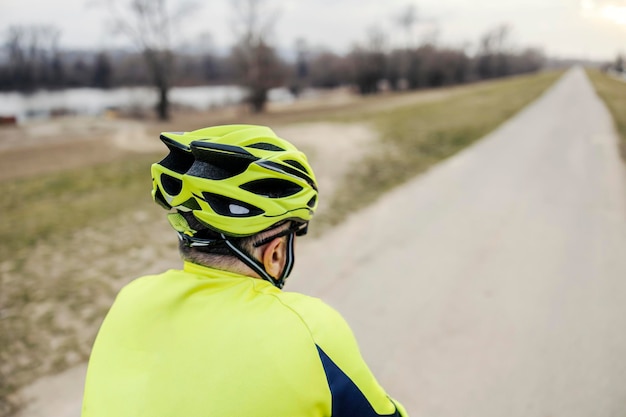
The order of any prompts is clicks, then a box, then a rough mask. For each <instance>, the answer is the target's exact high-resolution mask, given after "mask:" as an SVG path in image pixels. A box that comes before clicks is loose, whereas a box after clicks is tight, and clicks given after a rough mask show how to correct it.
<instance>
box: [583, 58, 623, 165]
mask: <svg viewBox="0 0 626 417" xmlns="http://www.w3.org/2000/svg"><path fill="white" fill-rule="evenodd" d="M587 76H588V77H589V79H590V80H591V83H592V84H593V86H594V88H595V90H596V93H597V94H598V96H600V98H601V99H602V100H603V101H604V103H605V104H606V106H607V107H608V108H609V111H610V112H611V115H612V116H613V121H614V123H615V127H616V128H617V133H618V134H619V137H620V143H619V150H620V154H621V155H622V158H623V159H624V160H626V81H623V80H618V79H616V78H613V77H611V76H610V75H608V74H605V73H602V72H600V71H598V70H596V69H587Z"/></svg>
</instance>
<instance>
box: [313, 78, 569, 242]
mask: <svg viewBox="0 0 626 417" xmlns="http://www.w3.org/2000/svg"><path fill="white" fill-rule="evenodd" d="M561 75H562V72H556V71H554V72H545V73H541V74H534V75H527V76H520V77H514V78H510V79H506V80H501V81H495V82H490V83H484V84H480V85H476V86H474V87H473V88H471V89H468V90H465V91H463V92H461V93H460V94H457V95H454V96H450V97H447V98H444V99H442V100H439V101H435V102H426V103H419V104H416V105H411V106H406V107H402V108H398V109H394V110H393V111H386V112H378V113H374V114H368V113H365V114H361V115H359V116H358V117H356V118H355V117H351V118H347V119H344V120H347V121H351V120H354V121H356V120H370V121H371V122H373V124H374V126H375V127H376V128H377V129H378V131H379V133H380V138H381V139H380V143H379V144H378V145H377V148H376V152H373V153H370V154H369V155H368V156H367V157H365V159H364V160H362V161H359V162H358V163H357V164H355V165H354V167H353V169H352V170H351V171H350V175H348V176H346V177H344V178H343V180H342V183H341V184H340V185H339V186H338V187H337V189H336V192H335V193H334V195H333V197H332V202H331V204H330V206H331V207H333V210H332V212H327V213H325V214H324V215H323V216H322V218H321V219H316V222H317V223H318V224H320V223H321V227H319V228H318V230H320V229H321V231H323V230H324V229H325V228H326V227H328V226H332V225H336V224H338V223H340V222H341V221H343V220H344V219H345V218H346V216H348V214H350V213H351V212H353V211H354V207H364V206H367V205H368V204H370V203H372V202H373V201H375V200H376V199H377V198H378V197H380V196H381V195H383V194H384V193H385V192H387V191H389V190H390V189H391V188H393V187H395V186H397V185H399V184H402V183H403V182H404V181H406V180H408V179H410V178H412V177H414V176H415V175H416V174H418V173H420V172H423V171H424V170H426V169H427V168H429V167H430V166H432V165H434V164H435V163H437V162H439V161H441V160H443V159H445V158H448V157H449V156H451V155H453V154H455V153H456V152H458V151H460V150H461V149H463V148H465V147H467V146H468V145H470V144H472V143H474V142H475V141H476V140H478V139H480V138H481V137H483V136H485V135H486V134H487V133H489V132H491V131H492V130H494V129H495V128H497V127H498V126H499V125H500V124H502V123H503V122H504V121H506V120H507V119H509V118H510V117H511V116H513V115H514V114H515V113H517V112H518V111H520V110H521V109H522V108H523V107H524V106H526V105H527V104H529V103H530V102H532V101H533V100H535V99H536V98H537V97H539V96H540V95H541V94H542V93H543V92H544V91H545V90H546V89H547V88H548V87H549V86H550V85H552V84H553V83H554V82H555V81H556V80H557V79H558V78H559V77H560V76H561Z"/></svg>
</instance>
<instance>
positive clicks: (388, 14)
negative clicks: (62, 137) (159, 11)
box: [0, 0, 626, 60]
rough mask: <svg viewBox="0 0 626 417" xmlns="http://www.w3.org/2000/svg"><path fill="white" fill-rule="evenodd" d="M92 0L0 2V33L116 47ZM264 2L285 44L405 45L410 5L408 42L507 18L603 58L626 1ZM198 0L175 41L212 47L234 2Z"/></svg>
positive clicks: (462, 39) (469, 37)
mask: <svg viewBox="0 0 626 417" xmlns="http://www.w3.org/2000/svg"><path fill="white" fill-rule="evenodd" d="M90 1H92V2H93V1H94V0H0V34H3V33H4V31H5V30H6V29H7V28H8V27H9V26H11V25H18V24H52V25H55V26H57V27H58V28H59V29H61V33H62V34H61V40H60V43H61V46H62V47H65V48H75V47H76V48H110V47H114V46H119V45H122V44H123V43H124V42H123V39H122V38H119V37H118V38H115V37H113V36H112V35H111V34H110V32H108V31H107V29H106V25H105V18H106V11H105V9H104V8H102V7H94V6H89V5H88V4H89V2H90ZM100 1H102V0H100ZM120 1H122V2H125V1H127V0H120ZM266 1H268V3H269V4H270V5H271V6H272V8H273V9H275V10H278V14H277V16H278V17H277V20H276V24H275V29H274V32H273V34H274V38H273V39H274V42H275V43H276V44H277V45H278V46H279V47H280V48H281V49H283V50H287V49H289V48H291V47H292V46H293V45H294V44H295V41H296V39H297V38H304V39H306V41H307V43H308V44H309V45H310V46H320V47H326V48H327V49H331V50H335V51H337V52H340V53H343V52H346V51H347V50H349V49H350V48H351V47H352V46H353V45H354V44H355V43H357V42H363V41H364V40H365V39H366V33H367V31H368V29H369V28H371V27H377V28H378V29H380V30H382V31H383V32H384V33H386V34H387V35H388V39H389V43H390V44H392V45H393V44H396V45H399V44H404V42H405V36H404V34H403V32H402V31H401V30H400V29H399V28H398V26H397V25H396V24H394V16H397V15H398V14H399V13H400V12H401V11H402V10H403V9H405V8H406V7H407V5H408V4H411V3H412V4H414V5H415V6H416V8H417V14H418V18H419V19H420V21H421V23H419V24H418V25H416V26H415V28H414V30H413V33H412V34H411V36H412V37H413V42H420V41H421V40H423V39H426V38H432V39H436V40H437V42H438V43H439V44H441V45H447V46H462V45H466V46H468V47H470V48H471V47H473V46H475V45H476V44H477V41H478V39H479V37H480V36H481V34H483V33H484V32H486V31H487V30H489V29H492V28H494V27H496V26H497V25H501V24H508V25H509V26H510V27H511V29H512V31H511V36H510V41H511V43H512V44H513V45H515V46H518V47H526V46H532V47H541V48H542V49H543V50H544V51H545V52H546V53H547V54H549V55H550V56H557V57H575V58H590V59H607V60H608V59H613V58H614V57H615V56H616V54H617V53H618V52H620V51H621V52H626V0H417V1H413V2H412V1H411V0H266ZM170 3H172V4H176V3H177V2H176V1H175V0H170ZM197 3H198V4H200V6H199V7H198V8H197V9H196V10H195V11H194V13H193V14H191V15H189V16H187V17H186V18H185V19H184V20H182V21H181V22H179V25H178V27H179V29H180V31H179V32H180V36H179V39H180V41H181V42H187V43H193V42H198V39H200V35H201V34H203V33H204V34H206V33H209V34H210V35H211V39H212V42H213V44H214V45H215V46H216V47H218V48H225V47H226V46H228V45H230V44H232V42H233V31H232V28H231V27H230V24H231V23H232V19H233V8H232V0H205V1H198V2H197ZM204 39H206V37H205V38H204ZM470 51H471V49H470Z"/></svg>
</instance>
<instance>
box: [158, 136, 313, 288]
mask: <svg viewBox="0 0 626 417" xmlns="http://www.w3.org/2000/svg"><path fill="white" fill-rule="evenodd" d="M161 140H162V141H163V142H164V143H165V145H166V146H167V147H168V148H169V150H170V153H169V154H168V155H167V156H166V157H165V158H164V159H163V160H162V161H160V162H158V163H156V164H153V166H152V181H153V190H152V196H153V198H154V200H155V201H156V202H157V203H159V204H160V205H161V206H163V207H164V208H166V209H168V210H170V211H171V213H170V214H168V220H169V221H170V223H171V224H172V226H173V227H174V229H175V230H176V231H177V232H178V234H179V237H180V239H181V253H182V254H183V257H185V258H186V259H188V260H191V261H194V262H196V263H201V264H205V265H207V264H208V265H212V266H222V267H223V269H233V268H228V267H224V265H223V263H224V262H243V263H244V264H245V265H246V266H247V267H248V268H250V269H251V270H252V271H253V273H254V275H258V276H260V277H261V278H264V279H266V280H268V281H270V282H272V283H273V284H274V285H276V286H278V287H282V285H283V281H284V279H285V278H286V277H287V275H288V274H289V272H290V271H291V268H292V266H293V240H294V235H295V234H304V233H306V227H307V224H308V222H309V220H310V219H311V218H312V216H313V214H314V212H315V208H316V207H317V184H316V181H315V175H314V174H313V170H312V169H311V167H310V166H309V164H308V161H307V159H306V156H305V155H304V154H303V153H302V152H300V151H298V149H297V148H296V147H295V146H293V145H292V144H291V143H289V142H287V141H286V140H284V139H281V138H278V137H277V136H276V135H275V134H274V132H273V131H272V130H271V129H269V128H267V127H263V126H251V125H228V126H215V127H210V128H205V129H200V130H196V131H193V132H185V133H182V132H175V133H174V132H169V133H162V134H161ZM268 249H271V250H269V251H268ZM266 252H267V256H269V258H268V259H270V260H271V259H274V261H275V262H274V263H272V262H270V263H269V264H268V265H266V262H265V256H266ZM282 252H284V256H283V258H284V259H280V258H281V256H282V255H281V253H282ZM272 254H273V255H272ZM207 262H211V263H207ZM216 262H218V264H217V265H216ZM219 262H221V263H219ZM280 264H283V265H284V266H283V268H282V271H280V272H279V273H275V266H276V265H280ZM268 268H269V269H270V270H268Z"/></svg>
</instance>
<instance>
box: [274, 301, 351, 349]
mask: <svg viewBox="0 0 626 417" xmlns="http://www.w3.org/2000/svg"><path fill="white" fill-rule="evenodd" d="M277 296H278V298H279V299H280V301H281V303H282V304H283V305H284V306H285V307H286V308H288V309H289V310H291V311H292V312H293V314H296V315H297V316H298V317H299V318H300V320H301V321H302V323H303V324H304V325H305V326H306V327H307V328H308V329H309V332H310V333H311V335H312V336H313V339H314V340H315V342H316V344H318V345H319V344H324V345H325V344H328V343H330V342H331V341H332V340H335V341H336V342H340V341H342V340H350V341H351V340H352V339H353V337H354V336H353V334H352V331H351V330H350V327H349V326H348V324H347V323H346V321H345V319H344V318H343V316H342V315H341V314H340V313H339V312H338V311H337V310H335V309H334V308H333V307H331V306H330V305H328V304H327V303H325V302H324V301H322V300H321V299H319V298H315V297H311V296H308V295H304V294H300V293H295V292H282V293H280V294H278V295H277Z"/></svg>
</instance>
